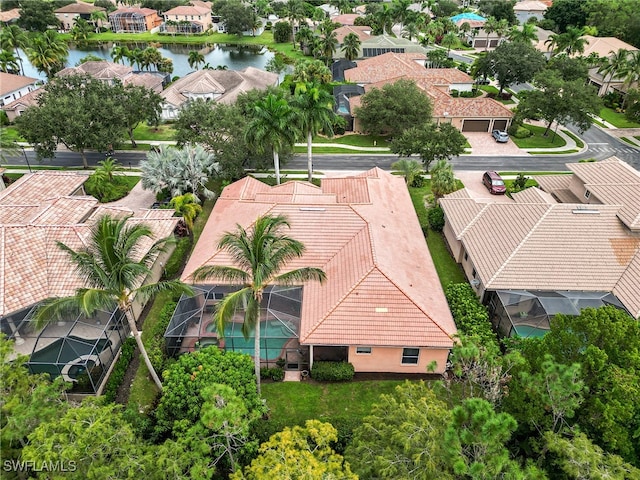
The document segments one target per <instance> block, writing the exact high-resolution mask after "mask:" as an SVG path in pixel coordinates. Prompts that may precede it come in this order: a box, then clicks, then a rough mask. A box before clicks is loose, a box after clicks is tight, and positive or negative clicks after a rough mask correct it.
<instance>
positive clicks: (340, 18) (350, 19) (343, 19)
mask: <svg viewBox="0 0 640 480" xmlns="http://www.w3.org/2000/svg"><path fill="white" fill-rule="evenodd" d="M361 16H362V15H360V14H358V13H343V14H341V15H336V16H335V17H331V21H332V22H333V23H339V24H340V25H342V26H343V27H346V26H351V27H353V26H354V25H355V21H356V18H359V17H361Z"/></svg>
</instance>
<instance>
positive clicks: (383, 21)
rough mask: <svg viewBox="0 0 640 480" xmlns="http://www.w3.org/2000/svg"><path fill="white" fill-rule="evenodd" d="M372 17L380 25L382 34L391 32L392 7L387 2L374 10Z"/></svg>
mask: <svg viewBox="0 0 640 480" xmlns="http://www.w3.org/2000/svg"><path fill="white" fill-rule="evenodd" d="M374 18H375V20H376V21H377V22H378V23H379V24H380V26H381V27H382V34H383V35H385V34H387V33H391V28H392V27H393V9H392V8H391V7H390V6H389V4H388V3H384V4H382V8H380V9H379V10H378V11H377V12H376V14H375V15H374Z"/></svg>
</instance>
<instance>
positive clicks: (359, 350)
mask: <svg viewBox="0 0 640 480" xmlns="http://www.w3.org/2000/svg"><path fill="white" fill-rule="evenodd" d="M356 354H358V355H371V347H356Z"/></svg>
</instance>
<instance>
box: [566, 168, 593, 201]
mask: <svg viewBox="0 0 640 480" xmlns="http://www.w3.org/2000/svg"><path fill="white" fill-rule="evenodd" d="M569 190H571V193H573V194H574V195H575V196H576V197H577V198H578V200H580V201H581V202H582V203H591V202H590V201H589V199H587V198H585V196H584V194H585V191H586V188H585V187H584V182H583V181H582V180H580V178H579V177H578V176H577V175H572V176H571V182H570V183H569Z"/></svg>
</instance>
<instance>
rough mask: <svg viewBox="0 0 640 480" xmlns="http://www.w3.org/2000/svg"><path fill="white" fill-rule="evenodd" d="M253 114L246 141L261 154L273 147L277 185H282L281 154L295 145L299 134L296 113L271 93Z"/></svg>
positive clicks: (257, 105)
mask: <svg viewBox="0 0 640 480" xmlns="http://www.w3.org/2000/svg"><path fill="white" fill-rule="evenodd" d="M252 113H253V115H252V118H251V120H250V121H249V123H248V124H247V126H246V130H245V134H244V136H245V140H246V141H247V142H248V143H249V144H251V145H253V146H254V147H255V148H256V149H257V150H258V151H261V152H264V151H265V149H266V148H267V147H271V150H272V152H273V166H274V169H275V172H276V183H277V184H278V185H280V152H281V151H282V150H283V149H284V148H285V147H286V146H287V145H289V146H292V145H293V143H294V142H295V139H296V137H297V133H298V132H297V130H296V129H295V128H294V127H293V126H294V125H295V122H296V114H295V111H294V110H293V109H292V108H291V106H290V105H289V103H288V102H287V101H286V100H285V99H284V98H281V97H277V96H276V95H274V94H272V93H270V94H269V95H267V96H266V97H265V98H264V99H263V100H260V101H258V102H256V104H255V105H254V107H253V112H252Z"/></svg>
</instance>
